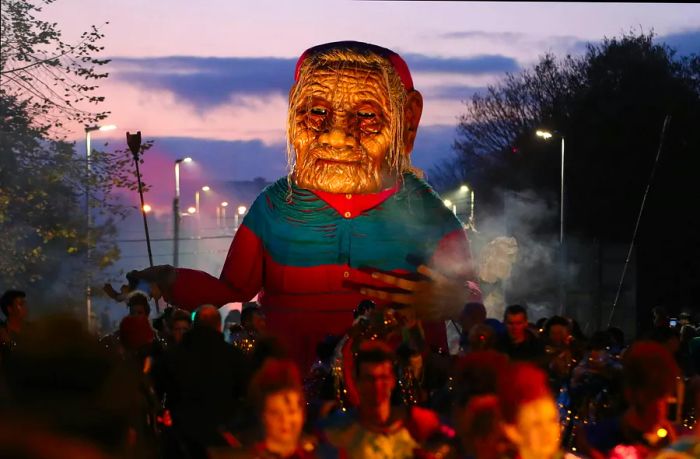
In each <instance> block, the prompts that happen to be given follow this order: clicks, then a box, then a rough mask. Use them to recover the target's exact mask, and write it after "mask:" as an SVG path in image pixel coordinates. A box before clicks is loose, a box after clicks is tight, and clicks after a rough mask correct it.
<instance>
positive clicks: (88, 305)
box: [85, 124, 117, 330]
mask: <svg viewBox="0 0 700 459" xmlns="http://www.w3.org/2000/svg"><path fill="white" fill-rule="evenodd" d="M116 128H117V126H115V125H114V124H108V125H105V126H85V213H86V216H87V228H86V230H85V239H86V240H87V250H86V263H87V276H86V286H85V313H86V316H87V327H88V330H92V326H91V324H92V322H91V320H90V318H91V316H92V288H91V286H90V284H91V283H92V271H91V268H90V262H91V259H92V240H91V239H92V232H91V228H92V212H91V211H90V173H91V172H92V167H91V165H90V154H91V153H92V146H91V145H90V140H91V137H92V133H93V132H94V131H112V130H114V129H116Z"/></svg>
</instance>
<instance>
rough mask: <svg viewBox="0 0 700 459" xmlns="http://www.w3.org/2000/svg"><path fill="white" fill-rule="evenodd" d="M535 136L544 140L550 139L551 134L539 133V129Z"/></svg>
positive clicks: (546, 132)
mask: <svg viewBox="0 0 700 459" xmlns="http://www.w3.org/2000/svg"><path fill="white" fill-rule="evenodd" d="M535 135H537V137H542V138H543V139H544V140H547V139H551V138H552V133H551V132H549V131H540V130H539V129H538V130H537V132H535Z"/></svg>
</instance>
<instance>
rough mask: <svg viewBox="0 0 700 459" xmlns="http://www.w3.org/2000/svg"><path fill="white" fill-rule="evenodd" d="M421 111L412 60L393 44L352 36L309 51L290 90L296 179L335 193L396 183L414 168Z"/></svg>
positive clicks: (378, 188)
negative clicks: (413, 152)
mask: <svg viewBox="0 0 700 459" xmlns="http://www.w3.org/2000/svg"><path fill="white" fill-rule="evenodd" d="M422 110H423V99H422V97H421V95H420V93H419V92H418V91H416V90H415V89H414V88H413V81H412V79H411V74H410V72H409V70H408V66H407V65H406V63H405V62H404V61H403V59H401V57H400V56H399V55H398V54H396V53H394V52H393V51H390V50H388V49H385V48H381V47H379V46H375V45H370V44H367V43H359V42H352V41H345V42H336V43H328V44H325V45H319V46H315V47H313V48H310V49H308V50H306V51H305V52H304V54H302V56H301V57H300V58H299V61H298V63H297V68H296V74H295V83H294V85H293V86H292V89H291V91H290V93H289V118H288V126H287V141H288V154H289V156H290V162H291V164H292V170H291V179H292V180H293V181H294V183H295V184H296V185H297V186H299V187H301V188H306V189H310V190H320V191H327V192H331V193H376V192H378V191H381V190H382V189H384V188H387V187H390V186H392V185H393V184H394V183H395V182H396V180H397V179H398V178H399V177H400V176H401V174H402V173H404V172H407V171H409V170H411V160H410V153H411V150H412V149H413V142H414V140H415V137H416V130H417V128H418V122H419V121H420V116H421V113H422Z"/></svg>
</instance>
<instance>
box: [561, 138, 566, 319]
mask: <svg viewBox="0 0 700 459" xmlns="http://www.w3.org/2000/svg"><path fill="white" fill-rule="evenodd" d="M560 137H561V190H560V191H561V192H560V195H559V201H560V204H559V205H560V209H559V251H560V255H559V259H560V262H561V265H560V273H559V275H560V280H559V315H562V316H563V315H564V314H566V280H567V279H566V277H567V276H566V251H565V249H564V164H565V162H564V158H565V156H564V136H563V135H561V134H560Z"/></svg>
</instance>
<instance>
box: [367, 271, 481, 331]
mask: <svg viewBox="0 0 700 459" xmlns="http://www.w3.org/2000/svg"><path fill="white" fill-rule="evenodd" d="M418 272H419V273H420V274H422V275H423V276H425V279H423V280H408V279H404V278H402V277H398V276H394V275H391V274H386V273H381V272H374V273H372V277H373V278H374V279H377V280H380V281H382V282H384V283H386V284H388V285H390V286H392V287H398V288H400V289H401V290H405V291H404V292H400V293H396V292H388V291H385V290H382V289H378V288H370V287H362V288H361V289H360V293H362V294H363V295H367V296H369V297H373V298H377V299H380V300H385V301H390V302H392V303H399V304H405V305H408V306H410V307H412V308H413V309H414V310H415V311H416V314H417V315H418V316H419V317H420V318H423V319H430V320H442V319H451V318H452V319H453V318H456V317H458V316H459V313H460V312H461V311H462V308H463V307H464V305H465V303H467V302H469V301H474V300H475V299H476V298H480V296H481V291H480V290H479V286H478V285H477V284H476V283H475V282H466V283H465V282H464V281H457V280H454V279H451V278H449V277H447V276H445V275H443V274H442V273H439V272H437V271H435V270H434V269H431V268H429V267H427V266H426V265H420V266H419V267H418Z"/></svg>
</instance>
